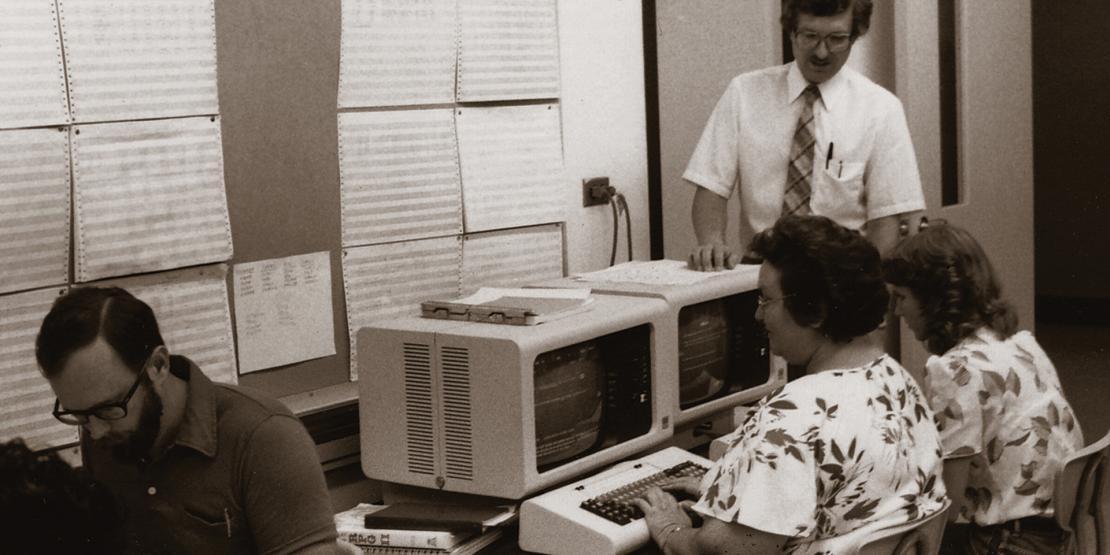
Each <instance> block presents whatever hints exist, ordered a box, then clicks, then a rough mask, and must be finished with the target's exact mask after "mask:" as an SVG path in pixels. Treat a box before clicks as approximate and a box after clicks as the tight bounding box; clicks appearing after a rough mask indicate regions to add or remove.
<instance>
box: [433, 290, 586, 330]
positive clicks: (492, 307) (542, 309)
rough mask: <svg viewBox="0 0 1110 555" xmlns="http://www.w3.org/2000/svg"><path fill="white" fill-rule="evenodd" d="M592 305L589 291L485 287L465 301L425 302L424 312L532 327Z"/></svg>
mask: <svg viewBox="0 0 1110 555" xmlns="http://www.w3.org/2000/svg"><path fill="white" fill-rule="evenodd" d="M592 302H593V297H591V296H590V290H589V289H586V288H576V289H519V288H503V287H482V288H481V289H479V290H478V291H477V292H475V293H474V294H472V295H468V296H466V297H463V298H461V299H451V300H428V301H424V302H422V303H420V309H421V315H422V316H424V317H425V318H440V319H447V320H469V321H472V322H486V323H491V324H514V325H525V326H532V325H536V324H542V323H543V322H549V321H551V320H555V319H558V318H565V317H567V316H570V315H572V314H578V313H580V312H582V311H584V310H588V309H589V305H590V303H592Z"/></svg>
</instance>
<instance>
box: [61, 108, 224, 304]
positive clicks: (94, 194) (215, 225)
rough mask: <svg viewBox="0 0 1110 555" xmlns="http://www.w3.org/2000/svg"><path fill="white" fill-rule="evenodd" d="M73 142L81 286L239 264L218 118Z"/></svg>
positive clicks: (80, 131)
mask: <svg viewBox="0 0 1110 555" xmlns="http://www.w3.org/2000/svg"><path fill="white" fill-rule="evenodd" d="M72 133H73V135H72V141H73V177H74V195H75V198H74V210H75V222H74V225H75V230H74V245H75V246H76V247H75V248H76V260H75V268H76V274H77V275H76V280H77V281H79V282H85V281H90V280H94V279H100V278H105V277H112V276H121V275H130V274H136V273H142V272H151V271H157V270H168V269H172V268H181V267H185V266H193V265H197V264H206V263H211V262H221V261H224V260H228V259H230V258H231V254H232V251H231V227H230V223H229V221H228V211H227V196H226V194H225V192H224V172H223V150H222V149H221V146H220V121H219V119H218V118H208V117H200V118H185V119H174V120H155V121H135V122H121V123H106V124H99V125H81V126H75V127H74V128H73V131H72Z"/></svg>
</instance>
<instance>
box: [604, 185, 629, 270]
mask: <svg viewBox="0 0 1110 555" xmlns="http://www.w3.org/2000/svg"><path fill="white" fill-rule="evenodd" d="M609 207H610V208H611V209H612V212H613V248H612V249H611V250H610V251H609V265H610V266H612V265H614V264H616V262H617V238H618V237H619V229H620V214H621V213H624V231H625V246H627V247H628V260H629V261H631V260H632V215H631V211H630V210H629V209H628V201H627V200H626V199H625V198H624V195H623V194H621V193H613V194H611V195H609Z"/></svg>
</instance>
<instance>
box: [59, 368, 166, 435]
mask: <svg viewBox="0 0 1110 555" xmlns="http://www.w3.org/2000/svg"><path fill="white" fill-rule="evenodd" d="M143 376H146V368H143V369H142V370H141V371H139V377H138V378H135V383H134V384H132V385H131V389H128V390H127V395H124V396H123V400H121V401H116V402H111V403H102V404H100V405H97V406H95V407H93V408H91V409H85V410H62V403H61V401H59V400H58V399H54V418H57V419H58V421H59V422H62V423H65V424H69V425H72V426H82V425H85V424H88V423H89V418H90V417H93V416H95V417H96V418H97V419H99V420H119V419H121V418H123V417H125V416H127V403H129V402H130V401H131V398H132V397H134V396H135V392H136V391H138V389H139V384H140V383H141V382H142V381H143Z"/></svg>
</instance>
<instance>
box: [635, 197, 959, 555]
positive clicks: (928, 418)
mask: <svg viewBox="0 0 1110 555" xmlns="http://www.w3.org/2000/svg"><path fill="white" fill-rule="evenodd" d="M753 251H754V252H755V253H757V254H758V255H760V256H761V257H762V258H763V264H762V266H761V267H760V270H759V292H760V298H759V308H758V309H757V310H756V313H755V315H756V318H757V319H758V320H759V321H760V322H762V323H763V325H764V326H765V327H766V329H767V333H768V335H769V338H770V343H771V351H772V352H774V353H775V354H777V355H779V356H781V357H783V358H785V359H786V361H787V362H789V363H791V364H795V365H799V366H801V367H804V368H805V372H806V375H805V376H803V377H801V378H799V379H797V380H794V381H791V382H789V383H787V384H786V385H785V386H784V387H783V388H782V389H781V390H779V391H777V392H775V393H772V394H770V395H768V396H767V397H766V398H764V399H763V400H762V401H760V403H759V405H758V406H757V407H756V408H755V410H754V411H753V412H752V414H751V415H750V416H749V417H748V419H747V420H746V421H745V422H744V424H743V426H741V428H740V429H739V430H737V431H736V432H735V433H734V434H732V436H731V437H730V444H729V448H728V450H727V452H726V453H725V454H724V455H723V456H722V457H721V458H720V459H719V460H718V461H717V462H716V463H715V465H714V466H713V467H712V468H711V469H710V470H709V471H708V472H707V473H706V475H705V476H704V478H703V480H701V481H700V484H699V482H697V481H694V480H686V481H682V482H676V483H674V484H670V485H668V487H667V488H665V489H659V488H655V489H652V490H650V491H649V492H648V493H647V494H646V495H645V497H644V498H643V499H641V500H638V501H637V502H636V504H637V506H639V507H640V509H641V510H643V511H644V513H645V515H646V518H647V523H648V529H649V530H650V532H651V535H652V538H653V539H654V540H655V542H656V543H657V544H658V545H659V546H660V547H661V548H662V550H663V551H664V552H665V553H667V554H674V553H679V554H683V553H734V552H735V553H772V552H774V553H778V552H784V551H785V552H787V553H854V552H855V551H856V549H857V548H858V546H859V545H860V544H861V542H862V541H863V540H865V539H866V538H868V537H869V536H870V535H871V533H872V532H874V531H876V530H880V529H883V528H887V527H890V526H896V525H900V524H904V523H906V522H909V521H912V520H915V519H918V518H923V517H926V516H929V515H932V514H934V513H936V512H937V511H939V510H940V509H941V507H943V506H944V502H945V497H944V485H943V484H942V483H941V479H940V474H941V458H940V441H939V439H938V437H937V430H936V427H935V426H934V425H933V415H932V412H931V411H930V410H929V408H928V405H927V404H926V401H925V397H924V396H923V395H922V394H921V391H920V390H919V389H918V387H917V384H916V383H915V381H914V379H913V377H912V376H910V375H909V374H908V373H907V372H906V371H905V369H903V368H902V367H901V366H900V365H899V364H898V362H897V361H895V360H894V359H892V358H890V357H889V356H887V355H886V354H884V353H883V351H882V348H881V347H880V346H879V345H878V344H877V342H876V341H874V340H873V338H871V337H868V334H869V332H871V331H872V330H874V329H876V328H877V327H878V325H879V323H880V322H881V321H882V320H883V316H884V314H885V313H886V309H887V304H888V294H887V290H886V286H885V285H884V284H883V281H882V275H881V273H880V259H879V253H878V251H877V250H876V249H875V247H874V246H873V245H872V244H871V243H870V242H868V241H867V239H865V238H864V237H863V236H862V235H860V234H859V233H858V232H856V231H851V230H849V229H847V228H844V227H842V226H840V225H838V224H836V223H834V222H833V221H832V220H830V219H828V218H825V217H821V216H786V217H783V218H782V219H780V220H779V221H778V223H776V224H775V225H774V227H772V228H771V229H768V230H766V231H763V232H761V233H760V234H758V235H757V236H756V238H755V240H754V242H753ZM668 491H674V492H681V493H683V494H687V495H691V496H696V497H697V499H698V501H697V502H696V503H694V504H693V505H692V510H693V511H694V512H696V513H697V514H698V515H699V516H700V519H701V521H702V524H701V525H700V526H697V527H694V526H692V521H691V520H690V518H689V517H687V515H686V514H685V513H684V512H683V510H682V509H681V507H682V504H680V503H679V502H678V501H677V500H676V499H675V497H674V496H673V495H671V493H668Z"/></svg>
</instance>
